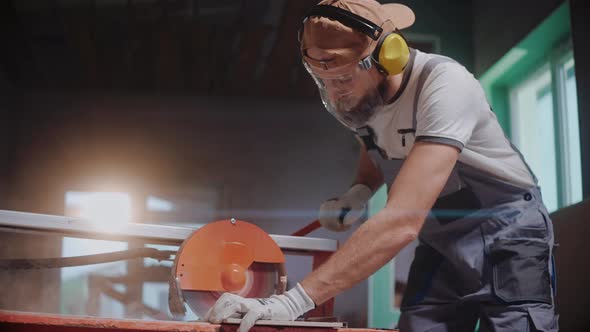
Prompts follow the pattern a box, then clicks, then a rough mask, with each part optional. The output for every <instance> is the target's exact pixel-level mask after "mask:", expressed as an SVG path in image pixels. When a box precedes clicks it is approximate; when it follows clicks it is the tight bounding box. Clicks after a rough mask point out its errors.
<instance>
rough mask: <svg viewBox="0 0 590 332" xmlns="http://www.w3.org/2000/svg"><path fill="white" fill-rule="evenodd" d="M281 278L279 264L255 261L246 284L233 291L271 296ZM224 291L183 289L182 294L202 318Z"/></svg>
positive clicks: (250, 295)
mask: <svg viewBox="0 0 590 332" xmlns="http://www.w3.org/2000/svg"><path fill="white" fill-rule="evenodd" d="M278 280H279V266H278V264H269V263H257V262H254V263H252V265H250V267H249V268H248V270H247V271H246V284H245V285H244V287H242V289H240V290H239V291H237V292H233V293H234V294H236V295H239V296H242V297H247V298H260V297H269V296H271V295H273V294H275V292H276V286H277V283H278ZM223 293H224V292H217V291H192V290H182V296H183V298H184V301H185V302H186V304H187V305H188V307H189V308H190V309H191V310H192V311H193V313H194V314H195V315H197V316H198V317H199V318H200V319H203V318H204V317H205V315H206V314H207V312H208V311H209V309H210V308H212V307H213V305H214V304H215V302H216V301H217V299H219V297H220V296H221V295H222V294H223Z"/></svg>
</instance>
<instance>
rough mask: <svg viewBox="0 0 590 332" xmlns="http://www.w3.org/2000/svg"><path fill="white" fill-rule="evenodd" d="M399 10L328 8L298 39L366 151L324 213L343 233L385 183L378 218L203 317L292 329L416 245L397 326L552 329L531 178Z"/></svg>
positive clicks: (457, 74) (320, 9)
mask: <svg viewBox="0 0 590 332" xmlns="http://www.w3.org/2000/svg"><path fill="white" fill-rule="evenodd" d="M413 22H414V14H413V12H412V11H411V10H410V9H409V8H408V7H406V6H403V5H399V4H387V5H381V4H379V3H377V2H376V1H374V0H340V1H338V0H324V1H323V2H321V3H320V4H319V6H315V7H313V8H312V10H311V11H310V12H309V14H308V15H307V16H306V19H305V20H304V24H303V26H302V31H301V32H300V43H301V54H302V57H303V60H304V65H305V67H306V68H307V69H308V71H309V73H310V75H311V76H312V77H313V78H314V80H315V81H316V83H317V85H318V88H319V89H320V92H321V97H322V100H323V102H324V105H325V106H326V108H327V110H328V111H329V112H330V113H332V114H333V115H334V116H335V117H336V118H337V119H338V120H339V121H340V122H341V123H342V124H343V125H345V126H346V127H347V128H349V129H350V130H352V131H353V132H354V133H355V134H356V136H357V137H358V138H359V142H360V145H361V152H360V160H359V165H358V173H357V177H356V179H355V182H354V183H353V185H352V186H351V187H350V189H349V190H348V191H347V192H346V193H345V194H343V195H342V196H340V197H339V198H338V199H333V200H329V201H327V202H325V203H324V204H322V206H321V208H320V221H321V223H322V225H324V226H325V227H326V228H328V229H332V230H336V231H342V230H347V229H349V227H350V226H351V225H352V224H353V223H355V222H357V221H358V220H360V219H361V217H362V215H363V209H364V208H365V205H366V203H367V201H368V200H369V198H370V197H371V196H372V195H373V193H374V192H375V191H376V190H377V189H378V188H379V187H380V186H381V185H382V184H383V183H385V184H387V185H388V188H389V191H388V200H387V204H386V206H385V208H384V209H382V210H381V211H379V212H378V213H377V214H375V215H374V216H372V217H370V218H368V220H366V221H365V222H364V223H363V224H361V225H360V226H359V228H358V229H357V230H356V231H355V232H354V233H353V234H352V235H351V237H350V239H349V240H348V241H347V242H346V243H344V245H343V246H342V247H341V248H340V249H339V250H338V251H337V252H335V253H334V255H333V256H332V257H331V258H330V259H329V260H328V261H327V262H326V263H325V264H323V265H322V266H321V267H319V268H318V269H316V270H315V271H313V272H312V273H310V274H309V276H307V277H306V278H305V279H304V280H303V281H301V282H300V283H298V284H297V285H296V286H295V287H294V288H293V289H291V290H289V291H288V292H286V293H285V294H282V295H278V296H272V297H271V298H268V299H243V298H241V297H239V296H236V295H233V294H228V293H226V294H224V295H223V296H222V297H221V298H220V299H219V300H218V301H217V303H216V304H215V306H214V307H213V308H212V309H211V310H210V312H209V314H208V315H207V317H206V318H207V319H208V320H210V321H211V322H220V321H222V320H223V319H225V318H227V317H230V316H232V315H236V314H245V315H244V317H243V320H242V324H241V326H240V331H241V332H246V331H247V330H248V329H249V328H250V327H251V326H253V324H254V323H255V321H256V320H257V319H272V320H294V319H296V318H297V317H299V316H300V315H302V314H304V313H305V312H307V311H309V310H310V309H312V308H314V306H316V305H319V304H321V303H323V302H325V301H326V300H328V299H330V298H332V297H333V296H335V295H337V294H339V293H341V292H342V291H344V290H346V289H348V288H350V287H351V286H353V285H355V284H356V283H358V282H360V281H362V280H363V279H365V278H367V277H369V276H370V275H371V274H373V273H374V272H375V271H377V270H378V269H379V268H380V267H381V266H383V265H384V264H385V263H387V262H388V261H390V260H391V259H392V258H394V257H395V256H396V255H397V254H398V253H399V251H400V250H401V249H403V248H404V247H405V246H406V245H408V244H409V243H410V242H412V241H413V240H414V239H416V238H418V239H419V245H418V247H417V248H416V252H415V258H414V261H413V263H412V266H411V269H410V274H409V278H408V286H407V289H406V291H405V293H404V298H403V301H402V306H401V310H402V315H401V318H400V321H399V328H400V330H401V331H473V330H474V327H475V325H476V322H477V320H478V319H479V321H480V330H481V331H536V330H542V331H556V330H557V329H558V322H557V320H558V319H557V315H556V313H555V310H554V299H553V296H554V292H553V289H554V285H553V281H554V271H553V264H552V259H551V258H552V250H553V227H552V223H551V220H550V219H549V216H548V213H547V210H546V209H545V207H544V204H543V202H542V198H541V195H540V191H539V188H538V186H537V181H536V178H535V177H534V175H533V173H532V172H531V171H530V170H529V168H528V166H527V165H526V163H525V162H524V160H523V158H522V156H521V155H520V153H519V152H518V151H517V150H516V148H514V147H513V146H512V145H511V143H510V142H509V141H508V140H507V139H506V137H505V136H504V134H503V132H502V130H501V127H500V126H499V125H498V122H497V120H496V117H495V116H494V113H493V112H492V111H491V109H490V107H489V105H488V103H487V100H486V97H485V94H484V92H483V90H482V89H481V87H480V85H479V83H478V82H477V81H476V79H475V78H474V77H473V76H472V75H471V74H470V73H469V72H468V71H467V70H466V69H465V68H464V67H463V66H461V65H460V64H458V63H456V62H455V61H453V60H451V59H449V58H446V57H442V56H437V55H433V54H427V53H424V52H420V51H418V50H415V49H411V48H408V47H407V45H406V44H405V39H404V38H403V36H402V35H401V32H400V30H401V29H404V28H407V27H409V26H411V25H412V24H413Z"/></svg>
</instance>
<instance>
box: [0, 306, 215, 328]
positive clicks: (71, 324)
mask: <svg viewBox="0 0 590 332" xmlns="http://www.w3.org/2000/svg"><path fill="white" fill-rule="evenodd" d="M219 327H220V326H219V325H216V324H210V323H206V322H176V321H149V320H141V319H109V318H98V317H89V316H65V315H55V314H42V313H32V312H19V311H4V310H0V330H2V331H101V332H106V331H175V332H219Z"/></svg>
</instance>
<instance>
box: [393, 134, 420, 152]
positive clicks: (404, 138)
mask: <svg viewBox="0 0 590 332" xmlns="http://www.w3.org/2000/svg"><path fill="white" fill-rule="evenodd" d="M397 135H398V141H399V144H397V145H396V147H397V148H398V151H399V153H400V154H401V155H403V156H404V157H407V156H408V154H409V153H410V150H411V149H412V146H414V141H415V139H416V129H414V128H399V129H398V130H397Z"/></svg>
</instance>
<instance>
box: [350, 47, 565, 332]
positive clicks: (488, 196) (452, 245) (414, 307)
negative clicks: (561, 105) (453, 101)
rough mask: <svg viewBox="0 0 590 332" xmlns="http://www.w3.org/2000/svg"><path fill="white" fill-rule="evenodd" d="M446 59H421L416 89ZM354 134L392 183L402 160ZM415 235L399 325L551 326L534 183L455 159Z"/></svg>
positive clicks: (543, 216) (546, 235)
mask: <svg viewBox="0 0 590 332" xmlns="http://www.w3.org/2000/svg"><path fill="white" fill-rule="evenodd" d="M446 61H452V60H449V59H448V58H446V57H435V58H433V59H431V60H429V61H428V62H427V63H426V64H425V66H424V69H423V70H422V73H421V75H420V77H419V78H418V81H417V82H418V83H417V84H418V88H417V90H416V91H418V92H416V94H419V93H420V92H419V91H420V90H421V88H422V86H423V85H424V82H425V81H426V78H427V77H428V74H429V73H430V72H431V71H432V69H433V68H434V67H435V66H436V65H437V64H439V63H442V62H446ZM417 100H418V96H415V98H414V101H415V102H414V118H413V120H412V121H410V123H400V124H398V127H397V128H398V132H399V133H401V134H402V135H404V137H403V138H402V142H403V144H408V145H409V147H411V145H412V144H413V141H414V133H415V129H416V115H415V114H416V110H417ZM356 134H357V135H358V136H359V137H360V138H361V139H362V140H363V141H364V143H365V146H366V147H367V150H368V152H369V155H370V156H371V159H372V160H373V162H374V163H375V164H376V165H377V166H378V167H379V168H380V169H381V171H382V172H383V175H384V177H385V180H386V183H387V184H388V185H389V184H391V183H392V180H393V178H394V176H395V175H396V174H397V173H398V172H399V169H400V167H401V165H402V163H403V158H402V159H394V158H389V157H387V155H386V153H385V152H384V150H383V149H381V148H380V147H379V141H378V137H376V136H375V135H374V133H373V131H372V129H371V128H370V127H364V128H362V129H359V130H357V131H356ZM513 148H514V149H515V150H516V148H515V147H513ZM516 151H518V150H516ZM529 171H530V170H529ZM531 174H532V172H531ZM533 177H534V175H533ZM535 182H536V178H535ZM418 239H419V244H418V247H417V248H416V251H415V258H414V261H413V262H412V265H411V268H410V272H409V277H408V285H407V289H406V291H405V293H404V297H403V301H402V305H401V311H402V314H401V318H400V321H399V326H398V328H399V329H400V331H402V332H404V331H421V332H422V331H474V328H475V326H476V322H477V320H478V319H479V320H480V322H479V326H480V328H479V330H480V331H537V330H538V331H557V330H558V315H557V314H556V313H555V310H554V301H553V297H554V291H555V271H554V263H553V247H554V239H553V226H552V222H551V220H550V218H549V215H548V212H547V210H546V208H545V206H544V204H543V202H542V199H541V194H540V190H539V188H538V187H533V188H530V189H528V190H526V189H522V188H518V187H516V186H511V185H508V184H506V183H505V182H500V181H498V180H496V179H494V178H492V177H490V176H489V175H484V174H483V173H482V172H480V171H478V170H477V169H475V168H473V167H470V166H469V165H466V164H464V163H461V162H458V163H457V164H456V166H455V168H454V170H453V172H452V174H451V176H450V178H449V180H448V182H447V184H446V185H445V188H444V189H443V192H442V193H441V195H440V197H439V198H438V200H437V201H436V203H435V205H434V207H433V208H432V210H431V211H430V214H429V216H428V218H427V220H426V221H425V223H424V226H423V228H422V229H421V231H420V233H419V237H418Z"/></svg>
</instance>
